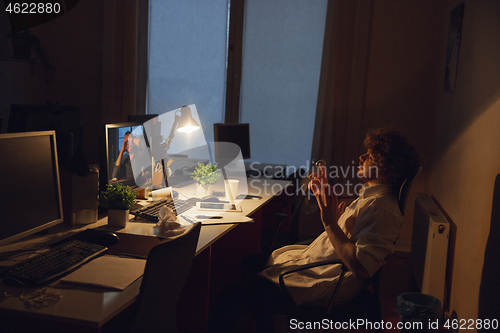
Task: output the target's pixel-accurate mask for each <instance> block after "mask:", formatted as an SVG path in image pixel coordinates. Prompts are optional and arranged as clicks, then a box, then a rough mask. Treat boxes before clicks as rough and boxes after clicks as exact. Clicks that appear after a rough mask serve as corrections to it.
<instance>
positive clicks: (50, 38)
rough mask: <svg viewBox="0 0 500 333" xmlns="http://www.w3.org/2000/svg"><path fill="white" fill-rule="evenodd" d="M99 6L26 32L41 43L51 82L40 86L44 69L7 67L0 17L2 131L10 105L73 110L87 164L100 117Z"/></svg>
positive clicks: (83, 4) (80, 8) (84, 6)
mask: <svg viewBox="0 0 500 333" xmlns="http://www.w3.org/2000/svg"><path fill="white" fill-rule="evenodd" d="M102 6H103V5H102V1H99V0H86V1H80V2H79V3H78V5H77V6H76V7H75V8H73V9H72V10H70V11H69V12H68V13H66V14H64V15H62V16H61V17H59V18H57V19H55V20H53V21H50V22H47V23H44V24H42V25H40V26H37V27H34V28H31V29H30V30H31V31H32V33H33V34H34V35H36V36H38V37H39V38H40V40H41V45H42V47H43V48H44V49H45V50H46V52H47V55H48V57H49V58H50V60H51V62H52V64H53V66H54V68H55V72H54V79H53V81H52V82H46V80H45V79H46V78H45V73H44V68H43V66H42V65H40V64H39V65H37V66H36V72H35V73H34V74H31V73H30V72H29V64H28V63H27V62H19V61H12V60H9V58H11V57H12V49H11V46H10V42H9V41H8V40H7V39H6V38H5V37H4V34H6V33H7V32H8V31H9V30H10V26H9V24H8V19H7V15H6V14H5V12H4V11H2V13H1V14H0V29H1V31H0V41H1V44H2V47H0V57H2V59H0V96H1V98H0V118H2V119H3V124H2V132H5V131H6V129H7V123H8V116H9V111H10V105H11V104H45V103H46V102H48V101H51V102H58V103H59V104H62V105H76V106H78V107H79V108H80V109H81V110H82V112H83V119H82V122H83V127H84V135H85V136H84V151H85V153H86V154H87V156H88V158H89V162H97V161H98V155H97V144H98V141H97V137H98V135H99V131H100V119H101V112H102V62H103V60H102V40H103V35H102V22H103V17H102Z"/></svg>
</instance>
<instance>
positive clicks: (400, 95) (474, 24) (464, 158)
mask: <svg viewBox="0 0 500 333" xmlns="http://www.w3.org/2000/svg"><path fill="white" fill-rule="evenodd" d="M461 2H462V1H456V0H449V1H445V2H438V1H397V0H379V1H377V0H375V1H374V2H373V11H372V22H371V35H370V48H369V58H368V71H367V80H366V82H367V83H366V98H365V109H364V116H363V127H364V129H368V128H370V127H375V126H380V125H386V124H393V125H395V126H397V127H399V128H401V130H402V131H403V132H405V133H407V134H408V136H409V138H410V139H411V140H412V141H413V142H415V143H416V144H417V146H418V147H419V148H420V151H421V152H422V153H423V154H424V156H425V158H426V164H425V165H424V173H423V174H422V175H421V176H420V178H419V179H418V182H417V189H416V191H418V192H422V191H425V192H427V193H429V194H430V195H432V196H433V197H434V199H435V200H436V202H437V203H438V205H439V206H440V207H441V208H442V209H443V211H444V213H445V214H446V215H447V216H448V217H449V219H450V221H451V224H452V231H451V235H450V256H449V259H448V266H449V267H448V269H449V271H448V277H447V279H448V283H449V286H448V291H449V294H448V295H447V300H448V302H449V309H450V312H452V311H455V312H456V314H457V315H458V318H460V319H475V318H477V311H478V302H479V288H480V282H481V272H482V268H483V258H484V251H485V246H486V241H487V237H488V234H489V229H490V216H491V210H492V195H493V186H494V181H495V177H496V175H497V174H498V173H500V156H499V155H498V154H497V153H496V151H497V150H498V143H499V142H500V131H499V128H500V99H499V98H500V80H499V79H498V78H499V77H500V60H499V59H500V35H499V34H498V31H500V1H496V0H478V1H469V2H466V3H465V13H464V22H463V32H462V39H461V46H460V54H459V60H458V72H457V81H456V90H455V91H454V92H445V91H444V89H443V87H444V73H445V63H446V50H447V40H448V27H449V26H448V24H449V17H450V11H451V10H452V9H453V8H455V7H456V6H457V5H458V4H460V3H461ZM407 215H409V216H412V214H411V213H409V214H407ZM405 225H406V228H407V229H406V230H403V234H402V237H405V239H406V241H407V242H408V241H409V240H411V238H408V237H409V236H411V229H408V227H409V226H411V220H410V221H408V216H407V217H406V218H405ZM405 245H406V244H403V246H402V247H403V248H404V247H405Z"/></svg>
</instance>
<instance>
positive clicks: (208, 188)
mask: <svg viewBox="0 0 500 333" xmlns="http://www.w3.org/2000/svg"><path fill="white" fill-rule="evenodd" d="M213 193H214V186H213V185H201V184H196V197H198V198H203V197H206V196H209V195H212V194H213Z"/></svg>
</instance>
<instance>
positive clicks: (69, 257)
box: [2, 240, 108, 287]
mask: <svg viewBox="0 0 500 333" xmlns="http://www.w3.org/2000/svg"><path fill="white" fill-rule="evenodd" d="M107 250H108V248H107V247H105V246H102V245H97V244H92V243H87V242H83V241H79V240H72V241H69V242H67V243H63V244H60V245H57V246H56V247H54V248H52V249H50V250H48V251H46V252H44V253H41V254H39V255H37V256H36V257H33V258H29V259H26V260H24V261H21V262H20V263H18V264H15V265H14V266H12V267H11V268H10V269H8V270H7V271H6V272H5V274H2V279H3V280H4V281H11V282H16V283H18V284H22V285H24V286H26V287H37V286H41V285H44V284H47V283H49V282H51V281H54V280H56V279H58V278H60V277H62V276H63V275H65V274H67V273H69V272H71V271H73V270H74V269H76V268H78V267H80V266H81V265H83V264H84V263H86V262H89V261H91V260H92V259H95V258H97V257H99V256H101V255H103V254H104V253H106V251H107Z"/></svg>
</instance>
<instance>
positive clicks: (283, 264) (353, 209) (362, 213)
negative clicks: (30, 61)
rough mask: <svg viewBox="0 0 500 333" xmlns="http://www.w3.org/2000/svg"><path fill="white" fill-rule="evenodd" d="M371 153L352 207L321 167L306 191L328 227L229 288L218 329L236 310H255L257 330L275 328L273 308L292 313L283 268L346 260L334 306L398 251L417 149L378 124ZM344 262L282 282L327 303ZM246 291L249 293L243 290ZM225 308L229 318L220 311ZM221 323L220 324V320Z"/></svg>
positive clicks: (227, 327) (226, 327)
mask: <svg viewBox="0 0 500 333" xmlns="http://www.w3.org/2000/svg"><path fill="white" fill-rule="evenodd" d="M365 148H366V150H367V152H366V153H365V154H363V155H361V156H360V157H359V169H358V171H357V176H358V178H360V180H361V181H362V182H363V183H364V191H363V192H362V193H361V195H360V197H359V198H358V199H356V200H355V201H354V202H353V203H352V204H351V205H350V206H349V207H348V208H345V206H344V203H341V204H338V201H337V197H336V196H335V194H334V191H333V189H332V187H330V185H328V181H327V172H326V171H327V170H326V168H325V166H323V167H322V168H320V169H321V171H320V172H319V173H315V174H312V175H311V176H310V178H311V181H310V183H309V188H310V189H311V191H312V192H313V194H314V196H315V197H316V200H317V202H318V205H319V208H320V210H321V220H322V222H323V226H324V228H325V231H324V232H323V233H322V234H321V235H320V236H319V237H318V238H316V239H315V240H314V241H313V242H312V243H311V245H309V246H306V245H290V246H285V247H283V248H280V249H277V250H276V251H274V252H273V253H272V255H271V257H270V258H269V259H268V260H267V263H266V264H265V267H263V270H262V271H260V273H259V275H257V276H254V277H253V278H251V279H248V280H246V281H242V282H240V283H239V284H237V285H235V286H233V287H231V288H228V289H227V290H226V291H225V292H224V293H223V294H222V295H221V297H220V300H219V302H218V304H217V305H216V308H215V310H214V313H213V315H212V317H211V321H210V329H213V332H215V331H216V330H218V331H219V332H232V331H233V330H234V329H235V325H236V323H237V322H236V320H235V319H233V318H237V316H238V315H239V314H242V313H244V312H253V313H254V315H256V318H257V319H258V320H257V327H258V331H259V332H266V331H269V332H272V331H273V329H272V317H270V316H269V315H268V314H269V313H272V312H274V313H280V312H282V311H284V312H287V308H288V306H289V303H288V302H287V300H286V299H285V297H284V295H283V294H282V293H281V290H280V289H279V282H278V277H279V275H280V274H281V273H283V272H285V271H288V270H290V269H293V268H295V267H298V266H301V265H303V264H307V263H312V262H317V261H322V260H327V259H341V260H342V261H343V262H344V263H345V264H346V265H347V267H348V268H349V272H348V273H346V276H345V280H344V282H343V283H342V288H341V289H340V293H339V294H338V296H337V303H338V304H341V303H344V302H347V301H348V300H350V299H351V298H353V297H354V296H356V295H357V294H358V293H359V292H360V291H361V290H363V289H364V288H365V286H366V284H367V283H368V281H369V278H370V276H372V275H373V274H374V273H375V272H376V271H377V270H378V269H379V268H380V267H381V266H382V265H384V264H385V258H386V257H387V256H388V255H389V254H391V253H393V252H394V243H395V241H396V239H397V237H398V235H399V231H400V229H401V223H402V220H403V217H402V215H401V212H400V211H399V207H398V201H397V197H396V193H397V189H399V187H400V186H401V184H402V182H403V181H404V179H406V177H408V176H409V175H410V174H411V173H413V172H414V171H415V170H416V169H417V168H418V166H419V165H420V158H419V156H418V152H417V151H416V149H415V148H414V147H413V146H412V145H411V144H409V143H408V141H407V140H406V138H404V137H403V136H402V135H401V134H399V132H397V131H394V130H386V129H379V130H374V131H371V132H369V133H368V135H367V137H366V139H365ZM339 274H340V265H327V266H321V267H316V268H311V269H308V270H304V271H300V272H296V273H292V274H289V275H287V276H286V277H285V284H286V285H287V288H288V290H289V292H290V294H291V296H292V298H293V299H294V301H295V303H297V304H311V305H327V303H328V302H329V300H330V299H331V295H332V293H333V290H334V288H335V285H336V282H337V279H338V275H339ZM245 290H248V291H245ZM221 311H223V312H225V313H224V316H225V318H224V317H223V316H222V312H221ZM217 320H219V321H220V322H216V321H217Z"/></svg>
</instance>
